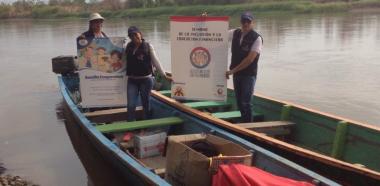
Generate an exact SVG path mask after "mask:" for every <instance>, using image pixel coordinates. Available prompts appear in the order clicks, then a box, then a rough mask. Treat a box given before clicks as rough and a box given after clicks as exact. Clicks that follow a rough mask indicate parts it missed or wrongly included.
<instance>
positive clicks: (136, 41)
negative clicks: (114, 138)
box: [125, 26, 171, 121]
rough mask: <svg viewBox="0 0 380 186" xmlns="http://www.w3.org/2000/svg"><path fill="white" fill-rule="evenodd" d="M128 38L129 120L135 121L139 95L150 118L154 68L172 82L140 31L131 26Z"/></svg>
mask: <svg viewBox="0 0 380 186" xmlns="http://www.w3.org/2000/svg"><path fill="white" fill-rule="evenodd" d="M128 37H129V38H130V39H131V41H130V42H129V43H128V44H127V46H126V49H125V55H126V60H127V76H128V86H127V102H128V103H127V109H128V112H127V120H128V121H135V120H136V118H135V109H136V104H137V103H136V102H137V100H138V95H139V94H140V95H141V102H142V106H143V110H144V117H145V119H149V118H150V101H149V99H150V91H151V90H152V88H153V76H152V74H153V66H154V67H155V68H156V70H157V71H158V72H159V73H160V74H161V75H162V76H164V77H165V78H167V79H169V80H171V78H170V77H168V76H167V75H166V74H165V72H164V70H163V69H162V67H161V65H160V62H159V61H158V58H157V55H156V52H155V51H154V48H153V46H152V45H151V44H149V43H148V42H146V41H145V40H144V39H143V37H142V33H141V32H140V30H139V29H138V28H137V27H135V26H131V27H129V28H128Z"/></svg>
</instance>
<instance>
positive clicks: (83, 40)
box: [78, 39, 88, 46]
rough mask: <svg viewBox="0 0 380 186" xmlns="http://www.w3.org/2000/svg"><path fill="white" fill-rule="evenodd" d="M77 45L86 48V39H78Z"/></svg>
mask: <svg viewBox="0 0 380 186" xmlns="http://www.w3.org/2000/svg"><path fill="white" fill-rule="evenodd" d="M78 43H79V45H80V46H86V45H87V44H88V41H87V40H86V39H80V40H79V41H78Z"/></svg>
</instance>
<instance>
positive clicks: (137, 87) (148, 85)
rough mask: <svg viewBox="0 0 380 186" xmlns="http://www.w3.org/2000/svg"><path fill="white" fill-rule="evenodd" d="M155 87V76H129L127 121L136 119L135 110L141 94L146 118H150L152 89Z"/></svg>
mask: <svg viewBox="0 0 380 186" xmlns="http://www.w3.org/2000/svg"><path fill="white" fill-rule="evenodd" d="M152 88H153V78H152V77H149V78H143V79H132V78H128V87H127V109H128V111H127V121H135V120H136V116H135V110H136V104H137V101H138V96H139V94H140V96H141V103H142V106H143V110H144V118H145V119H149V118H150V91H151V90H152Z"/></svg>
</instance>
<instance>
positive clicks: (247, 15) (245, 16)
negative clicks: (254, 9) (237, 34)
mask: <svg viewBox="0 0 380 186" xmlns="http://www.w3.org/2000/svg"><path fill="white" fill-rule="evenodd" d="M244 19H248V20H250V21H252V20H253V19H254V17H253V15H252V14H251V13H250V12H244V13H243V14H241V16H240V20H244Z"/></svg>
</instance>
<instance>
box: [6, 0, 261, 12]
mask: <svg viewBox="0 0 380 186" xmlns="http://www.w3.org/2000/svg"><path fill="white" fill-rule="evenodd" d="M253 1H255V0H89V1H86V0H49V1H48V2H47V3H45V2H44V1H42V0H17V1H16V2H14V3H12V4H10V5H9V4H5V3H1V4H0V6H7V7H10V6H13V7H15V8H17V9H20V10H25V9H31V8H32V7H33V6H83V7H97V8H100V9H112V10H116V9H125V8H152V7H159V6H184V5H203V4H204V5H211V4H237V3H249V2H253ZM256 1H257V0H256Z"/></svg>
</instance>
